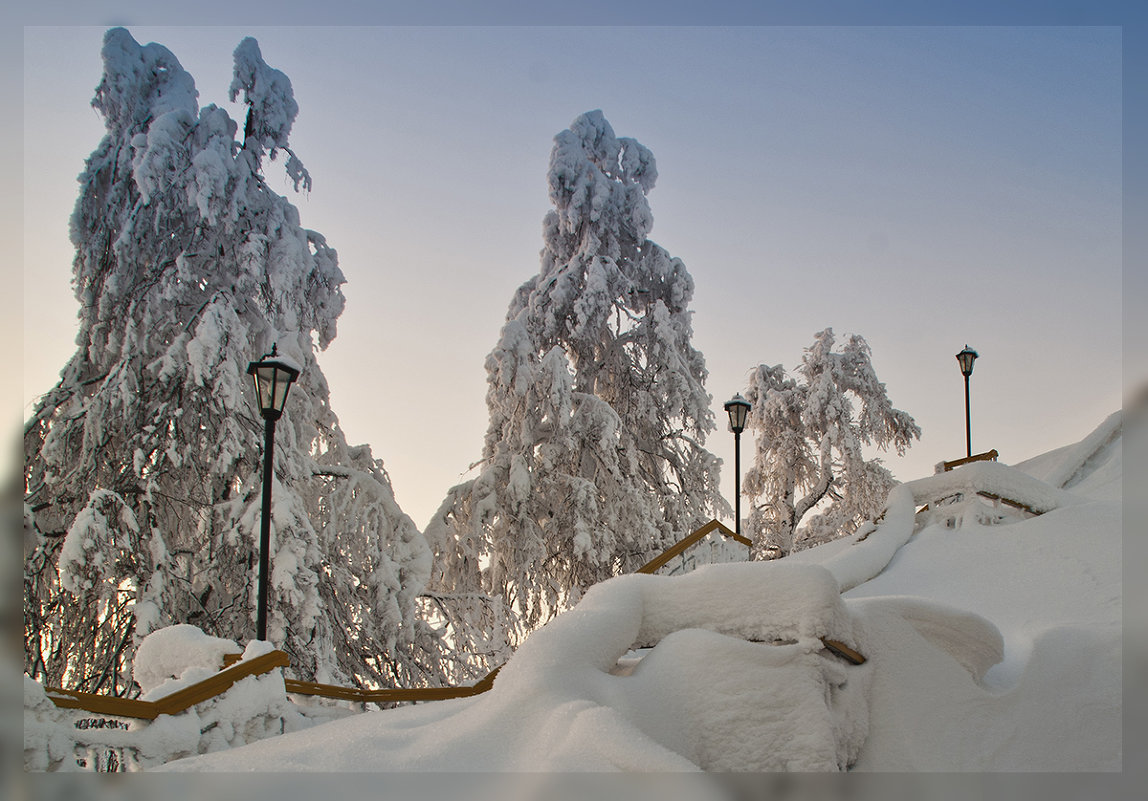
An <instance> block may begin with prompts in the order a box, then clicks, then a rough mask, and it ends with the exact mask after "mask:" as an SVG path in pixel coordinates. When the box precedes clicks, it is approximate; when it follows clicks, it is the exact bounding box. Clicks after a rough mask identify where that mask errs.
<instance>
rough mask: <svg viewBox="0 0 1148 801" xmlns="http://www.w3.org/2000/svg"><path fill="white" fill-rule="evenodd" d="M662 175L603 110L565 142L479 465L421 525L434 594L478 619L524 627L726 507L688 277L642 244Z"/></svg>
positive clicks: (565, 134)
mask: <svg viewBox="0 0 1148 801" xmlns="http://www.w3.org/2000/svg"><path fill="white" fill-rule="evenodd" d="M656 178H657V170H656V168H655V165H654V157H653V154H652V153H651V152H650V151H649V150H648V149H646V148H645V147H643V146H642V145H641V144H639V143H638V142H636V141H634V140H633V139H628V138H623V137H616V136H615V135H614V131H613V130H612V128H611V127H610V124H609V123H608V122H607V121H606V119H605V118H604V117H603V115H602V113H601V112H600V111H592V112H589V113H586V114H583V115H581V116H580V117H578V118H577V119H576V120H575V121H574V122H573V124H572V125H571V126H570V128H569V129H568V130H565V131H562V132H561V133H560V134H558V135H557V136H556V137H555V140H554V147H553V150H552V151H551V157H550V170H549V176H548V181H549V188H550V199H551V201H552V202H553V204H554V208H553V209H552V210H551V211H550V212H549V213H548V214H547V215H546V218H545V221H544V223H543V238H544V248H543V250H542V259H541V261H542V268H541V271H540V272H539V273H538V274H537V275H536V276H535V277H533V278H531V279H530V280H529V281H527V282H526V283H525V284H523V285H522V286H521V287H520V288H519V290H518V291H517V293H516V294H515V296H514V299H513V300H512V302H511V304H510V308H509V311H508V313H507V322H506V324H505V326H504V328H503V329H502V333H501V336H500V338H499V342H498V344H497V345H496V346H495V348H494V350H493V351H492V352H491V353H490V355H489V356H488V357H487V362H486V368H487V375H488V390H487V406H488V407H489V411H490V424H489V427H488V429H487V433H486V442H485V448H484V451H483V459H482V461H481V463H480V464H481V470H480V473H479V474H478V476H477V477H476V478H475V479H474V480H472V481H470V482H468V483H466V484H463V485H461V486H459V487H455V488H454V489H453V490H452V491H451V493H450V495H449V497H448V498H447V499H446V501H445V502H444V503H443V505H442V507H441V509H440V510H439V512H438V514H437V515H436V516H435V519H434V520H433V521H432V523H431V525H430V526H429V527H428V529H427V538H428V539H429V540H430V541H431V543H432V545H433V547H435V548H436V550H437V551H438V555H439V556H440V560H439V562H436V571H438V570H439V568H440V563H441V571H440V572H438V573H437V574H436V580H437V581H438V585H439V586H440V587H441V588H442V589H443V590H444V592H448V593H454V594H455V596H457V595H458V594H459V593H463V594H467V597H472V596H474V595H475V594H476V593H477V594H478V595H479V596H482V597H486V598H487V601H488V606H485V607H484V608H483V613H484V617H483V621H484V622H486V621H488V620H490V619H492V618H494V617H496V616H497V615H499V614H502V615H506V616H510V617H513V618H514V621H515V622H514V624H513V625H514V626H517V627H518V628H519V631H520V632H521V631H522V630H529V629H530V628H533V627H534V626H536V625H537V624H538V623H539V622H540V621H542V620H544V619H545V618H546V617H548V616H549V615H551V614H553V613H555V612H557V611H560V610H561V609H562V608H563V607H565V606H566V605H567V604H569V603H571V602H572V601H574V600H576V599H577V598H578V596H579V595H580V593H581V592H583V591H584V590H586V589H587V588H588V587H590V586H591V585H592V584H594V583H596V582H599V581H602V580H603V579H605V578H608V577H610V576H613V575H616V574H619V573H625V572H629V571H632V570H634V569H635V568H637V567H640V566H641V565H642V564H643V563H644V562H646V561H648V560H649V559H650V558H652V557H653V556H655V555H657V554H658V553H660V552H661V551H662V550H663V549H664V548H665V547H667V546H668V545H670V544H672V543H673V542H675V541H676V540H677V539H680V538H681V537H682V536H684V535H686V534H688V533H689V532H690V531H691V530H693V529H694V528H696V527H697V526H698V525H700V524H701V523H704V522H705V521H706V520H708V519H709V518H710V517H712V516H713V515H714V514H715V513H717V512H718V511H719V510H724V509H725V508H726V504H725V502H724V501H723V500H722V499H721V497H720V495H719V493H718V469H719V467H720V462H719V460H718V459H717V458H716V457H714V456H713V455H712V454H710V453H709V452H708V451H706V450H705V448H704V444H705V438H706V435H707V434H708V433H709V432H710V431H711V430H713V428H714V424H713V419H712V413H711V411H710V397H709V395H708V394H707V393H706V391H705V388H704V381H705V378H706V368H705V362H704V359H703V357H702V354H701V353H699V352H698V351H697V350H695V349H694V348H693V347H692V346H691V344H690V338H691V335H692V328H691V323H690V312H689V311H688V308H687V307H688V304H689V302H690V299H691V297H692V295H693V289H694V284H693V279H692V278H691V277H690V275H689V273H688V272H687V271H686V268H685V265H683V264H682V262H681V260H680V259H676V258H672V257H670V255H669V254H668V253H667V252H666V251H665V250H664V249H663V248H662V247H660V246H658V245H657V244H655V243H654V242H652V241H650V240H649V239H648V238H647V233H648V232H649V230H650V227H651V225H652V223H653V217H652V215H651V213H650V207H649V204H648V202H647V200H646V194H647V193H648V192H649V191H650V190H651V189H652V188H653V186H654V182H655V179H656ZM483 594H484V595H483ZM489 604H493V607H491V606H490V605H489ZM512 627H513V626H512Z"/></svg>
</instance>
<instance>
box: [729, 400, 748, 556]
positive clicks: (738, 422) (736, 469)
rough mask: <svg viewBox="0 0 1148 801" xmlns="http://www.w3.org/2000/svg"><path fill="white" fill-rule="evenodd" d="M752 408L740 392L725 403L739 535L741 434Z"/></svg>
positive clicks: (734, 519) (734, 518)
mask: <svg viewBox="0 0 1148 801" xmlns="http://www.w3.org/2000/svg"><path fill="white" fill-rule="evenodd" d="M750 408H751V407H750V403H749V401H747V400H746V399H745V398H743V397H742V396H741V393H740V392H739V393H738V394H736V395H734V396H733V397H732V398H731V399H730V400H728V401H726V403H725V411H726V414H728V415H729V430H730V431H732V432H733V491H734V496H733V499H734V500H733V529H734V531H735V532H736V533H738V534H740V533H741V432H742V431H745V421H746V418H747V417H749V410H750Z"/></svg>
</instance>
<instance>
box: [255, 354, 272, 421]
mask: <svg viewBox="0 0 1148 801" xmlns="http://www.w3.org/2000/svg"><path fill="white" fill-rule="evenodd" d="M275 373H276V370H275V367H274V366H273V365H260V366H259V367H257V368H256V370H255V389H256V391H257V392H258V393H259V408H260V409H263V410H267V409H273V408H275V407H274V405H273V403H272V402H273V401H274V399H275V396H274V392H275Z"/></svg>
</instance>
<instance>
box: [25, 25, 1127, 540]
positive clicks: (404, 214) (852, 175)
mask: <svg viewBox="0 0 1148 801" xmlns="http://www.w3.org/2000/svg"><path fill="white" fill-rule="evenodd" d="M592 5H593V4H592ZM290 16H291V15H290V14H288V15H287V17H286V19H287V20H288V21H289V20H290ZM116 21H120V22H130V21H131V20H130V19H120V20H113V19H108V20H106V22H116ZM101 22H103V21H101ZM128 28H129V30H130V31H131V32H132V34H133V35H134V36H135V37H136V39H137V40H138V41H140V42H141V43H142V42H146V41H157V42H160V43H162V44H164V45H165V46H167V47H168V48H169V49H171V50H172V52H173V53H174V54H175V55H176V56H177V57H178V58H179V59H180V61H181V62H182V63H183V65H184V66H185V67H186V68H187V69H188V70H189V71H190V72H191V73H192V75H193V76H194V77H195V79H196V85H197V87H198V88H199V91H200V103H201V105H206V104H208V103H212V102H214V103H217V104H219V105H224V106H226V105H227V85H228V83H229V81H230V68H231V59H230V53H231V51H232V49H234V47H235V45H236V44H238V42H239V41H240V39H241V38H242V37H243V36H246V35H253V36H255V37H256V38H257V39H258V40H259V42H260V45H261V47H262V50H263V55H264V58H265V60H266V61H267V62H268V63H270V64H271V65H272V66H275V67H277V68H279V69H281V70H283V71H284V72H285V73H286V74H287V75H288V76H289V77H290V78H291V80H292V82H293V84H294V87H295V92H296V98H297V100H298V101H299V105H300V114H299V118H298V120H297V123H296V127H295V130H294V133H293V135H292V146H293V148H294V150H295V152H296V153H297V154H298V156H299V157H300V158H301V159H302V160H303V162H304V163H305V164H306V166H307V167H308V169H309V170H310V171H311V174H312V176H313V177H314V181H315V184H314V189H313V191H312V193H311V194H310V196H305V197H298V198H297V199H296V204H297V205H298V207H299V209H300V213H301V216H302V221H303V224H304V225H305V226H307V227H310V228H314V229H316V230H318V231H320V232H321V233H323V234H324V235H325V236H326V237H327V238H328V240H329V242H330V243H331V244H332V245H333V246H334V247H335V248H336V249H337V250H338V251H339V257H340V264H341V266H342V269H343V271H344V273H345V274H346V276H347V279H348V283H347V285H346V286H345V287H344V291H345V293H346V296H347V310H346V312H345V313H344V315H343V317H342V318H341V320H340V326H339V336H338V338H337V339H336V340H335V342H334V343H333V345H332V346H331V348H330V349H329V351H328V352H327V353H325V354H323V355H322V356H321V357H320V358H321V363H322V366H323V368H324V371H325V374H326V376H327V379H328V382H329V384H330V386H331V390H332V403H333V407H334V409H335V411H336V413H337V414H338V415H339V417H340V419H341V421H342V424H343V427H344V429H345V430H346V432H347V434H348V438H349V439H351V440H352V441H354V442H367V443H370V444H371V445H372V448H373V450H374V452H375V455H376V456H378V457H380V458H382V459H383V460H384V462H385V463H386V466H387V469H388V471H389V472H390V474H391V478H392V481H393V483H394V486H395V490H396V494H397V496H398V500H399V503H400V504H401V505H402V506H403V508H404V510H405V511H407V512H408V513H409V514H411V515H412V517H414V519H415V522H416V523H417V524H418V525H419V526H420V527H421V526H422V525H424V524H425V523H426V520H427V518H428V516H429V515H430V514H431V513H432V512H433V511H434V508H435V507H436V506H437V504H438V502H439V501H440V500H441V498H442V497H443V495H444V494H445V492H446V490H447V489H448V487H449V486H450V485H452V484H453V483H456V482H457V481H458V480H459V479H460V478H461V476H462V473H463V471H464V470H465V469H466V467H467V465H468V464H469V463H470V462H472V461H474V460H476V459H477V458H478V457H479V455H480V450H481V444H482V435H483V432H484V429H485V424H486V410H485V405H484V400H483V397H484V393H485V373H484V371H483V366H482V365H483V359H484V357H485V355H486V353H487V352H488V351H489V350H490V348H491V347H492V346H493V344H494V342H495V340H496V337H497V335H498V330H499V327H500V326H501V323H502V321H503V315H504V313H505V309H506V305H507V303H508V301H509V299H510V296H511V294H512V292H513V291H514V289H515V288H516V287H517V286H518V285H519V284H520V283H521V282H522V281H524V280H526V279H527V278H528V277H530V275H532V274H533V273H535V272H536V271H537V269H538V251H539V249H540V247H541V237H540V232H541V221H542V217H543V215H544V214H545V212H546V210H547V208H548V207H549V204H548V200H547V197H546V183H545V176H546V166H547V160H548V156H549V151H550V145H551V138H552V137H553V135H554V134H555V133H557V132H558V131H559V130H561V129H562V128H564V127H566V126H567V125H568V124H569V123H570V122H571V121H572V120H573V119H574V117H575V116H577V115H578V114H579V113H581V112H584V111H587V110H590V109H594V108H601V109H602V110H603V112H604V113H605V115H606V117H607V119H609V120H610V122H611V124H612V125H613V127H614V129H615V131H616V132H617V134H618V135H620V136H631V137H633V138H635V139H637V140H638V141H640V142H642V143H643V144H644V145H646V146H647V147H649V148H650V149H651V150H652V151H653V153H654V155H655V157H656V158H657V162H658V171H659V179H658V185H657V186H656V187H655V189H654V190H653V192H652V193H651V194H650V205H651V208H652V210H653V214H654V220H655V222H654V228H653V231H652V233H651V237H652V238H653V239H654V240H655V241H657V242H658V243H659V244H661V245H663V246H664V247H665V248H666V249H667V250H668V251H669V252H670V253H671V254H672V255H674V256H678V257H680V258H682V259H683V260H684V262H685V264H686V267H687V269H689V271H690V272H691V274H692V275H693V277H694V279H695V281H696V284H697V291H696V294H695V300H694V304H693V309H694V311H695V315H694V330H695V339H694V344H695V345H696V346H697V347H699V348H700V349H701V350H702V351H703V352H704V353H705V355H706V358H707V362H708V365H709V369H710V378H709V380H708V382H707V387H708V389H709V391H710V393H711V394H712V395H713V396H714V408H715V411H716V412H717V414H718V415H719V416H722V417H724V415H722V413H721V403H722V402H723V401H724V400H726V399H728V398H729V396H731V395H732V394H733V393H734V392H736V391H739V390H740V389H742V388H743V386H744V382H745V375H746V373H747V372H748V370H749V369H751V368H752V367H753V366H754V365H755V364H758V363H761V362H765V363H770V364H775V363H779V362H780V363H783V364H785V365H786V366H787V367H792V366H793V365H795V364H796V362H797V361H798V360H799V359H800V356H801V349H802V348H803V347H804V346H806V345H808V344H809V343H810V342H811V341H812V337H813V334H814V332H816V331H818V330H819V329H821V328H824V327H826V326H832V327H833V328H834V329H835V330H836V331H837V332H838V333H839V334H840V335H844V334H847V333H859V334H861V335H862V336H864V337H866V339H868V341H869V342H870V344H871V345H872V347H873V351H874V361H875V364H876V366H877V370H878V374H879V375H880V376H881V378H882V379H883V380H884V381H885V382H886V384H887V386H888V388H889V393H890V396H891V399H892V401H893V403H894V405H896V406H897V407H899V408H902V409H905V410H906V411H908V412H909V413H910V414H913V415H914V416H915V417H916V419H917V421H918V423H919V424H920V425H921V426H922V428H923V429H924V438H923V440H922V441H921V442H919V443H917V444H916V445H915V446H914V447H913V448H912V450H911V451H910V452H909V456H908V457H906V458H905V459H903V460H899V459H895V458H890V459H889V464H890V466H891V467H892V468H893V469H894V471H895V472H896V473H897V475H898V476H899V477H901V478H905V479H909V478H914V477H918V476H920V475H924V474H927V473H929V472H931V470H932V465H933V464H934V463H936V462H938V461H941V460H943V459H952V458H956V457H959V456H963V455H964V409H963V388H962V386H963V385H962V379H961V376H960V373H959V371H958V369H957V365H956V360H955V359H954V358H953V355H954V354H955V353H956V352H957V351H958V350H960V348H961V347H962V346H963V345H964V344H965V343H966V342H968V344H970V345H972V346H973V347H975V348H977V349H978V350H979V351H980V353H981V356H982V358H981V360H980V361H978V363H977V367H976V371H975V373H974V375H973V393H972V394H973V448H974V450H987V449H988V448H990V447H995V448H997V449H998V450H999V451H1000V452H1001V454H1002V459H1003V460H1005V461H1007V462H1016V461H1021V460H1023V459H1025V458H1027V457H1029V456H1032V455H1035V454H1036V453H1039V452H1041V451H1043V450H1047V449H1049V448H1052V447H1056V446H1058V445H1061V444H1066V443H1067V442H1069V441H1071V440H1072V439H1078V438H1080V437H1083V436H1084V435H1085V434H1087V433H1088V432H1089V431H1090V430H1091V428H1092V427H1093V426H1095V425H1096V424H1098V423H1099V422H1100V421H1101V420H1102V419H1103V418H1104V416H1106V415H1107V414H1108V413H1109V412H1111V411H1114V410H1115V409H1116V408H1118V407H1119V405H1120V402H1121V346H1122V339H1121V338H1122V330H1121V301H1122V296H1121V291H1122V283H1121V282H1122V265H1121V255H1122V250H1121V245H1122V242H1121V234H1122V228H1121V201H1122V177H1123V176H1122V165H1121V153H1122V131H1121V125H1122V94H1121V91H1122V84H1121V58H1122V48H1121V31H1120V29H1119V28H1115V27H1093V28H1079V27H1069V28H1047V27H1046V28H1035V27H992V28H990V27H897V28H882V27H841V28H838V27H822V26H818V27H801V28H793V27H657V28H650V27H609V28H583V27H545V28H543V27H529V26H519V27H498V28H489V27H435V28H410V27H402V28H396V27H357V28H351V27H341V28H334V27H325V28H316V27H311V26H306V27H296V28H284V27H278V28H266V27H257V26H243V27H235V28H222V27H214V28H189V27H179V28H176V27H168V28H163V27H145V26H136V25H130V24H129V25H128ZM103 30H104V27H103V25H100V26H99V27H90V28H68V29H62V28H50V27H43V28H28V29H25V31H24V40H23V45H24V57H23V75H24V101H25V102H24V172H25V182H24V193H23V200H24V206H25V209H24V211H25V214H24V225H25V228H24V259H23V263H24V298H25V316H24V338H25V346H24V354H23V357H24V394H23V403H24V404H25V406H24V414H25V415H26V414H27V413H28V410H29V408H30V407H29V406H28V405H27V404H29V403H30V401H31V399H32V398H34V397H35V396H36V395H37V394H39V393H42V392H44V391H46V390H47V389H49V388H50V386H51V385H52V383H53V382H54V380H55V378H56V374H57V372H58V370H59V368H60V367H61V366H62V365H63V362H64V360H65V359H66V358H67V357H68V355H70V353H71V352H72V350H73V348H74V345H73V343H72V338H73V336H74V333H75V322H74V320H75V312H76V304H75V301H74V299H73V298H72V295H71V292H70V289H69V286H68V281H69V279H70V262H71V253H72V252H71V247H70V245H69V243H68V241H67V227H66V226H67V216H68V214H69V212H70V209H71V206H72V204H73V203H74V201H75V193H76V184H75V176H76V174H78V173H79V171H80V169H81V168H82V163H83V159H84V158H85V157H86V156H87V155H88V154H89V153H90V152H91V151H92V150H93V149H94V148H95V146H96V144H97V143H98V141H99V138H100V136H101V135H102V123H101V122H100V120H99V119H98V117H97V116H96V115H95V113H94V112H93V111H92V110H91V109H90V107H89V105H88V103H89V101H90V99H91V94H92V89H93V88H94V87H95V85H96V83H97V82H98V81H99V77H100V60H99V47H100V40H101V37H102V34H103ZM232 114H233V116H238V114H239V112H238V111H232ZM277 181H278V177H274V178H273V179H272V185H273V186H275V185H276V182H277ZM281 185H282V188H281V189H280V191H282V192H283V193H285V194H289V188H288V187H287V186H286V184H285V182H284V183H282V184H281ZM1066 362H1067V363H1069V364H1071V367H1069V368H1068V371H1067V372H1068V375H1066V370H1065V364H1066ZM1140 364H1143V362H1140ZM364 365H365V366H366V367H367V372H368V373H369V376H368V377H367V378H360V377H359V376H358V374H357V369H358V368H359V367H362V366H364ZM430 396H434V397H436V398H440V399H446V400H448V401H449V402H450V404H451V409H450V410H449V413H448V415H447V417H446V419H444V421H443V422H442V423H441V424H440V425H439V426H438V427H437V428H436V427H435V426H432V425H430V424H429V423H428V421H427V413H426V411H425V410H424V404H425V403H426V401H427V398H428V397H430ZM718 422H719V429H718V430H717V431H716V432H715V433H714V434H713V435H712V437H711V439H710V441H709V443H708V444H709V447H710V449H711V450H713V451H714V452H715V453H717V454H718V455H719V456H722V457H723V458H724V459H725V461H726V470H725V473H727V475H726V476H725V477H724V480H723V485H724V487H725V488H726V494H727V496H729V495H730V493H731V492H732V475H730V474H732V466H733V465H732V463H733V458H732V456H733V453H732V436H731V435H729V434H728V433H727V432H726V431H725V425H724V420H722V419H719V421H718ZM743 444H746V445H748V444H749V443H748V442H746V443H743ZM747 460H748V453H743V463H746V464H747V463H748V461H747Z"/></svg>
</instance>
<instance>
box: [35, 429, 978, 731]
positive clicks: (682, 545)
mask: <svg viewBox="0 0 1148 801" xmlns="http://www.w3.org/2000/svg"><path fill="white" fill-rule="evenodd" d="M992 453H993V454H994V455H995V453H996V451H993V452H992ZM714 531H717V532H719V533H721V534H722V535H724V536H726V537H730V538H732V539H734V540H736V541H737V542H740V543H742V544H743V545H747V546H748V545H751V543H750V541H749V540H748V539H746V538H745V537H743V536H741V535H740V534H736V533H734V532H733V531H731V530H730V529H729V528H728V527H727V526H725V525H723V524H722V523H720V522H718V521H717V520H711V521H710V522H708V523H706V524H705V525H704V526H702V527H701V528H699V529H697V530H696V531H694V532H693V533H692V534H690V535H689V536H687V537H686V538H684V539H682V540H680V541H678V542H677V543H675V544H674V545H671V546H670V547H669V548H667V549H666V550H665V551H664V552H663V553H662V554H661V555H660V556H658V557H656V558H654V559H651V560H650V561H649V562H647V563H646V564H644V565H642V566H641V567H640V568H638V570H637V572H638V573H654V572H655V571H657V570H658V568H660V567H662V566H664V565H665V564H667V563H668V562H669V561H670V560H671V559H673V558H674V557H675V556H679V555H681V554H682V553H684V552H685V551H686V550H687V549H688V548H690V547H691V546H692V545H694V544H696V543H697V542H698V541H700V540H701V539H702V538H703V537H705V536H706V535H707V534H710V533H711V532H714ZM822 642H823V643H824V644H825V647H826V648H828V649H829V650H830V651H831V652H833V653H835V654H837V655H838V656H840V657H842V658H843V659H845V660H847V661H849V662H851V663H853V664H855V665H859V664H862V663H863V662H865V657H864V656H862V655H861V654H859V653H857V652H856V651H854V650H853V649H852V648H849V647H848V646H847V645H845V644H844V643H841V642H838V641H836V640H826V639H822ZM290 664H291V662H290V659H289V658H288V656H287V654H285V653H284V652H283V651H271V652H269V653H266V654H264V655H262V656H258V657H255V658H254V659H247V660H243V659H242V658H241V657H240V656H239V655H238V654H226V655H225V656H224V657H223V669H222V670H220V671H219V672H218V673H216V674H215V675H214V676H210V677H208V678H206V679H204V680H203V681H200V682H197V683H195V684H192V685H190V686H188V687H184V688H183V689H182V690H177V691H176V692H174V693H172V694H171V695H167V696H164V697H163V698H160V699H159V700H156V701H141V700H139V699H134V698H116V697H113V696H107V695H98V694H96V693H84V692H77V691H75V690H65V689H63V688H60V687H46V688H45V691H46V692H47V695H48V697H49V698H50V699H52V702H53V703H54V704H55V705H56V706H58V707H62V708H67V709H84V710H87V711H89V712H94V713H96V714H101V715H112V716H115V717H123V718H139V719H143V720H155V719H156V718H157V717H159V716H160V715H174V714H177V713H179V712H183V711H184V710H186V709H188V708H190V707H191V706H193V705H195V704H198V703H201V702H203V701H206V700H208V699H210V698H214V697H215V696H217V695H221V694H222V693H224V692H226V691H227V690H228V689H230V687H231V686H232V685H233V684H235V682H237V681H239V680H240V679H242V678H245V677H247V676H258V675H261V674H263V673H268V672H270V671H271V670H273V669H274V668H277V667H289V666H290ZM501 669H502V668H501V667H497V668H495V669H494V670H492V671H490V673H487V674H486V675H485V676H484V677H483V678H481V679H479V680H478V681H477V682H475V683H474V684H472V685H467V686H462V687H416V688H410V689H408V688H386V689H381V690H362V689H359V688H357V687H340V686H337V685H334V684H319V683H318V682H312V681H300V680H299V679H288V678H284V680H283V685H284V689H286V691H287V692H289V693H292V694H295V695H308V696H319V697H323V698H332V699H336V700H342V701H356V702H362V703H403V702H411V701H444V700H447V699H450V698H469V697H471V696H474V695H479V694H480V693H484V692H486V691H487V690H489V689H490V688H491V687H493V686H494V679H495V677H496V676H497V675H498V671H499V670H501Z"/></svg>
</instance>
